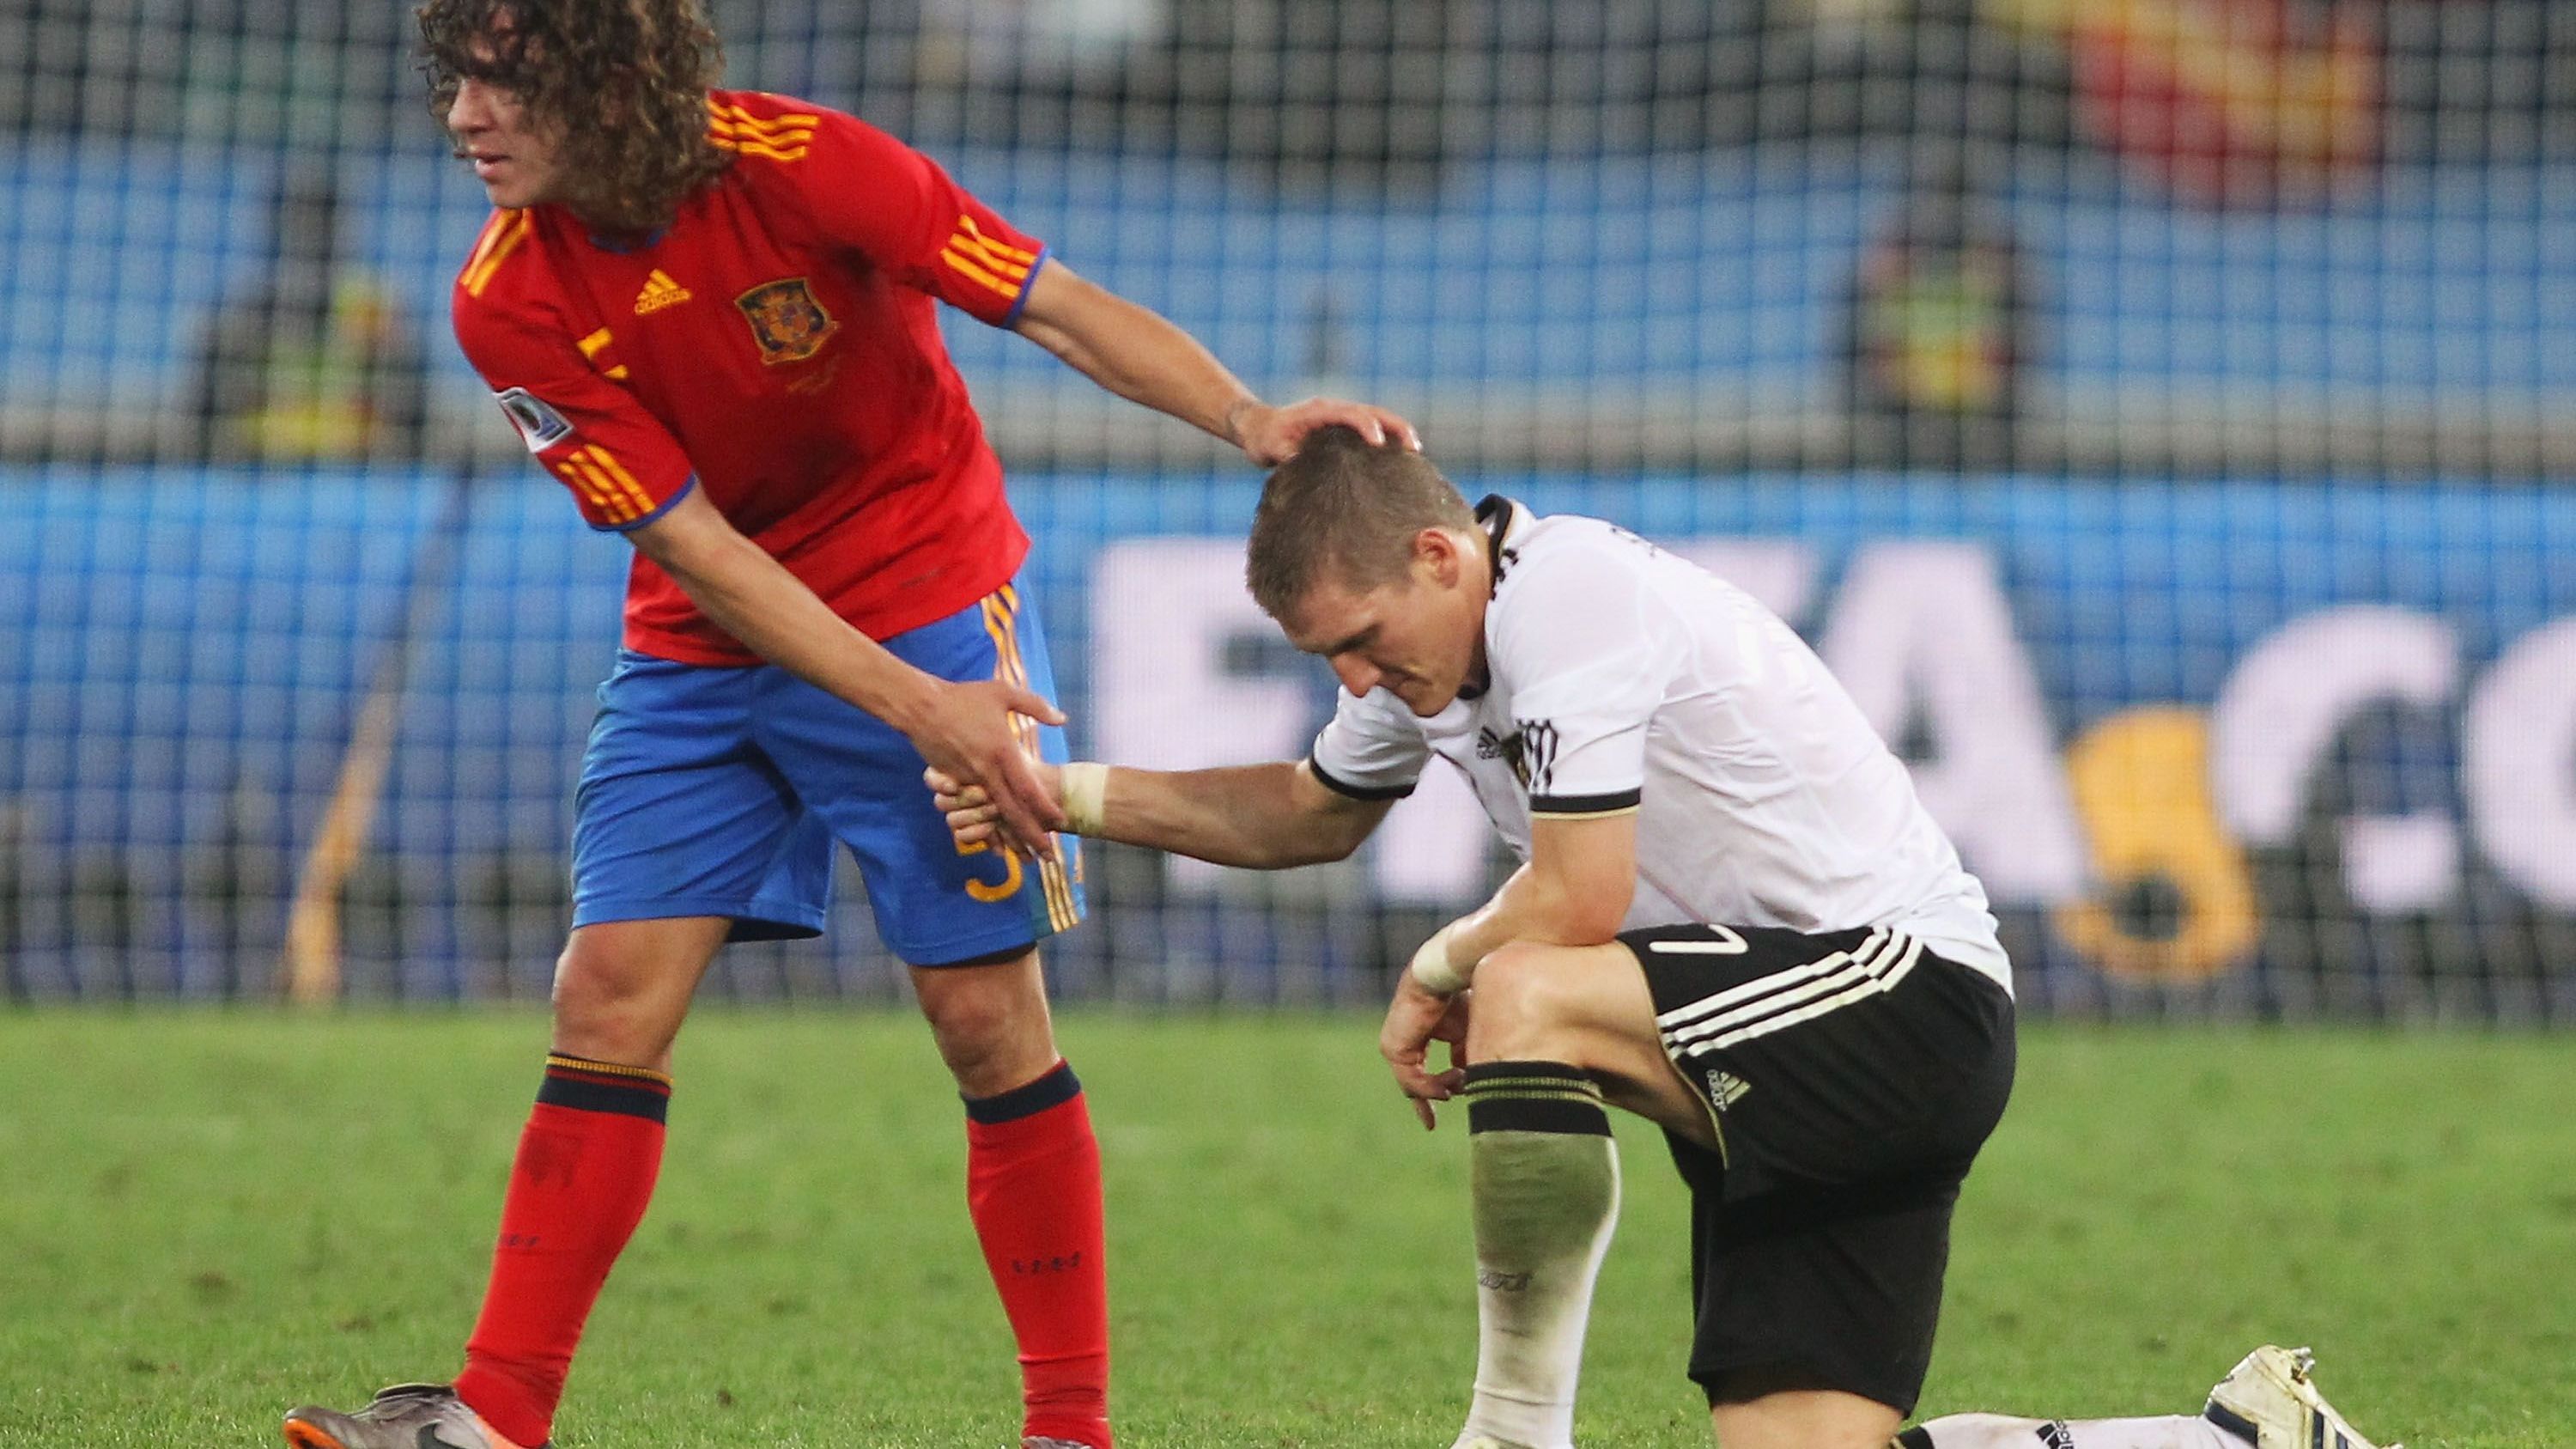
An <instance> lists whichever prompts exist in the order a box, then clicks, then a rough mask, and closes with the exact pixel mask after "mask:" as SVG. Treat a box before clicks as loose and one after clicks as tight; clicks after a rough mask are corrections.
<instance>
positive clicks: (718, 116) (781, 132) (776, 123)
mask: <svg viewBox="0 0 2576 1449" xmlns="http://www.w3.org/2000/svg"><path fill="white" fill-rule="evenodd" d="M707 124H708V125H710V126H713V127H715V128H717V129H719V130H725V131H738V132H746V133H749V134H753V135H761V136H773V137H780V138H785V139H793V138H795V137H799V136H811V135H813V134H814V130H815V128H816V127H818V126H820V125H822V124H823V118H822V117H821V116H817V115H812V114H809V113H805V112H796V111H791V112H788V113H786V114H784V115H777V116H755V115H753V114H752V113H751V112H749V111H746V110H744V109H743V108H742V107H740V106H728V105H723V104H720V103H717V102H714V101H710V102H708V103H707Z"/></svg>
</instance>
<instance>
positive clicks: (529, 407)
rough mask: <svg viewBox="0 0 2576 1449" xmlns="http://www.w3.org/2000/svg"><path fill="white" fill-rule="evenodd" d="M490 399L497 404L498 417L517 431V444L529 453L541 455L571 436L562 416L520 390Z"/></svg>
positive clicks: (524, 389) (511, 390) (511, 389)
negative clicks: (498, 404) (499, 412)
mask: <svg viewBox="0 0 2576 1449" xmlns="http://www.w3.org/2000/svg"><path fill="white" fill-rule="evenodd" d="M492 397H493V400H494V401H496V402H498V403H500V404H501V412H502V415H503V416H505V417H507V418H508V419H509V420H510V426H511V427H514V428H517V429H518V430H519V441H521V442H523V443H526V444H527V445H528V451H529V452H531V453H542V452H544V451H545V450H546V449H548V448H551V447H553V446H554V445H555V444H557V443H560V442H562V441H563V440H564V439H566V438H569V437H571V436H572V424H571V423H570V422H569V421H567V420H566V419H565V418H564V415H563V414H561V413H559V412H556V411H555V410H554V409H553V408H550V407H548V406H546V405H545V403H544V401H543V400H542V399H540V398H539V397H538V396H537V395H536V394H535V393H532V392H530V391H528V390H527V389H526V388H524V387H514V388H510V389H508V390H506V391H502V392H496V393H494V394H492Z"/></svg>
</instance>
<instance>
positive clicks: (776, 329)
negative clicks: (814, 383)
mask: <svg viewBox="0 0 2576 1449" xmlns="http://www.w3.org/2000/svg"><path fill="white" fill-rule="evenodd" d="M733 304H734V305H735V306H737V307H740V308H741V309H742V315H743V317H744V318H745V319H746V320H748V321H749V322H750V323H751V337H752V340H753V341H754V342H757V343H759V344H760V360H761V361H762V362H764V363H780V362H803V361H804V360H805V359H806V358H809V357H811V356H813V355H814V354H815V353H817V352H820V351H822V350H823V344H824V343H825V342H828V341H830V340H831V337H832V334H833V333H835V332H837V331H839V330H840V329H841V324H840V323H838V322H835V321H833V320H832V314H831V313H829V312H826V311H824V310H823V304H822V303H821V302H819V301H816V300H815V298H814V289H813V288H812V287H810V286H808V285H806V282H805V279H804V278H803V277H789V278H788V279H786V280H785V281H783V282H764V283H762V284H761V285H759V286H757V287H754V288H752V289H751V290H750V291H748V292H745V293H743V294H742V295H741V296H739V297H736V298H734V299H733Z"/></svg>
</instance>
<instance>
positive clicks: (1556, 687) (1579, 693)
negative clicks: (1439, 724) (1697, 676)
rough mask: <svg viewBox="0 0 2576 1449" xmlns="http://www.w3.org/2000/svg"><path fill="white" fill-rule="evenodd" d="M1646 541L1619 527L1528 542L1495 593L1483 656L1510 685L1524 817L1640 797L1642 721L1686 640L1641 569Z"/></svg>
mask: <svg viewBox="0 0 2576 1449" xmlns="http://www.w3.org/2000/svg"><path fill="white" fill-rule="evenodd" d="M1550 542H1551V543H1553V542H1555V541H1554V540H1550ZM1651 547H1652V546H1651V545H1649V544H1647V543H1646V542H1645V541H1644V540H1642V539H1639V538H1637V537H1635V536H1634V535H1632V534H1628V533H1625V532H1602V533H1599V534H1597V535H1594V536H1592V537H1587V538H1583V539H1580V540H1568V541H1566V543H1564V544H1562V545H1559V546H1556V547H1549V548H1545V549H1543V550H1542V549H1539V548H1535V547H1534V548H1533V549H1532V550H1531V551H1530V556H1529V557H1527V558H1525V559H1523V560H1521V561H1520V565H1521V573H1522V576H1521V577H1518V578H1514V577H1511V576H1510V575H1509V574H1508V573H1507V574H1506V576H1505V586H1504V587H1501V588H1499V589H1497V590H1496V596H1495V600H1494V616H1493V618H1492V620H1491V623H1490V629H1489V632H1488V639H1489V641H1490V642H1489V645H1488V648H1489V650H1490V651H1491V657H1490V658H1489V660H1488V664H1489V666H1490V668H1491V670H1492V672H1493V674H1494V676H1495V678H1496V679H1497V680H1501V681H1507V682H1508V683H1509V686H1510V708H1511V713H1512V716H1513V719H1512V724H1513V733H1515V734H1516V735H1518V736H1519V738H1520V741H1521V751H1522V756H1521V775H1522V778H1523V779H1524V780H1525V781H1526V782H1527V784H1528V788H1529V808H1530V814H1531V815H1532V816H1540V815H1556V816H1567V815H1597V814H1608V813H1614V812H1617V811H1622V810H1631V809H1634V808H1636V806H1637V804H1638V802H1639V801H1640V800H1641V799H1642V798H1643V796H1644V789H1645V783H1646V731H1647V726H1648V725H1649V724H1650V723H1651V722H1652V720H1653V718H1654V715H1655V711H1656V709H1657V708H1658V707H1660V706H1661V705H1662V704H1663V702H1664V696H1665V693H1666V691H1667V690H1669V689H1670V687H1671V685H1672V682H1673V679H1674V676H1675V674H1676V673H1677V671H1679V670H1680V668H1681V666H1682V663H1683V657H1684V645H1685V643H1686V639H1685V635H1684V633H1683V631H1681V630H1679V629H1677V628H1675V627H1674V624H1673V621H1672V620H1671V619H1670V618H1668V617H1666V615H1667V613H1668V607H1667V606H1666V605H1665V604H1664V603H1663V602H1662V601H1661V600H1660V598H1658V596H1656V595H1655V594H1654V592H1653V591H1652V590H1650V589H1649V588H1648V587H1647V586H1646V584H1645V582H1644V579H1643V577H1642V575H1641V572H1640V567H1639V566H1640V565H1641V564H1642V563H1643V562H1644V559H1645V556H1646V554H1647V552H1648V551H1649V550H1650V549H1651Z"/></svg>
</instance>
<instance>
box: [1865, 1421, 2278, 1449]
mask: <svg viewBox="0 0 2576 1449" xmlns="http://www.w3.org/2000/svg"><path fill="white" fill-rule="evenodd" d="M1918 1434H1919V1435H1922V1436H1923V1439H1922V1440H1921V1441H1920V1442H1924V1443H1929V1444H1930V1445H1931V1446H1932V1449H2247V1445H2246V1443H2245V1441H2244V1440H2242V1439H2239V1438H2237V1437H2236V1436H2235V1435H2233V1434H2230V1433H2228V1432H2227V1431H2226V1430H2224V1429H2221V1428H2220V1427H2218V1426H2217V1425H2216V1424H2213V1423H2211V1422H2209V1421H2208V1420H2207V1419H2204V1418H2202V1417H2200V1416H2199V1415H2197V1414H2167V1415H2163V1416H2161V1417H2158V1418H2153V1419H2074V1420H2068V1419H2016V1418H2012V1417H2011V1416H2009V1415H2005V1414H1952V1415H1949V1416H1948V1417H1946V1418H1940V1419H1931V1420H1927V1421H1925V1422H1924V1423H1922V1424H1919V1425H1917V1426H1916V1427H1914V1428H1911V1429H1908V1430H1906V1431H1905V1437H1900V1438H1899V1439H1898V1440H1897V1443H1898V1444H1899V1445H1904V1444H1905V1443H1906V1441H1907V1439H1908V1438H1911V1437H1912V1436H1914V1435H1918Z"/></svg>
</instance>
